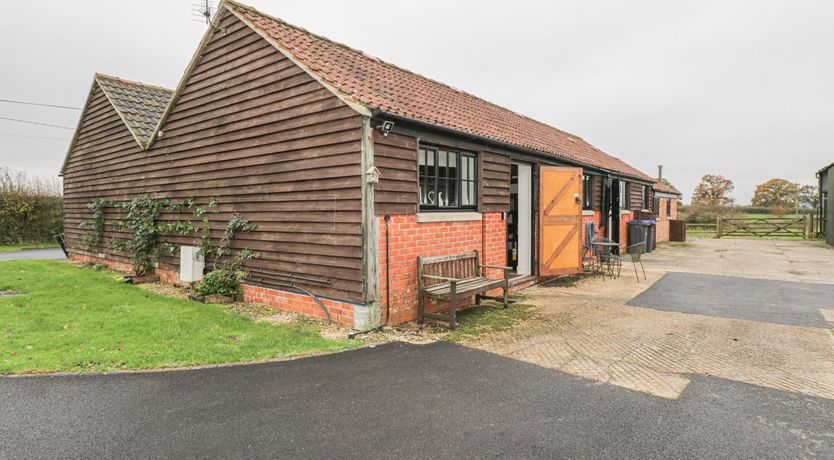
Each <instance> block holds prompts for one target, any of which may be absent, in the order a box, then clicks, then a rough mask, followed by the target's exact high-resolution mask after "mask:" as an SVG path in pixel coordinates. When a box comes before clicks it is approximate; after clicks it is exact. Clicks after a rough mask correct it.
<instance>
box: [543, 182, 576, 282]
mask: <svg viewBox="0 0 834 460" xmlns="http://www.w3.org/2000/svg"><path fill="white" fill-rule="evenodd" d="M581 226H582V168H562V167H556V166H541V169H540V174H539V276H555V275H563V274H566V273H577V272H580V271H581V270H582V228H581Z"/></svg>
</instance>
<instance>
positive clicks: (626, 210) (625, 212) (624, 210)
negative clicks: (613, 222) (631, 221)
mask: <svg viewBox="0 0 834 460" xmlns="http://www.w3.org/2000/svg"><path fill="white" fill-rule="evenodd" d="M620 214H631V209H620Z"/></svg>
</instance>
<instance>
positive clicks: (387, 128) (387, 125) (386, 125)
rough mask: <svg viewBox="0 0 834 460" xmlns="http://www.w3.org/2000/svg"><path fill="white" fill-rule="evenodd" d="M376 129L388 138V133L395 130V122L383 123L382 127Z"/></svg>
mask: <svg viewBox="0 0 834 460" xmlns="http://www.w3.org/2000/svg"><path fill="white" fill-rule="evenodd" d="M376 129H378V130H379V132H380V133H382V135H383V137H388V133H390V132H391V130H392V129H394V122H393V121H383V122H382V124H381V125H379V126H377V127H376Z"/></svg>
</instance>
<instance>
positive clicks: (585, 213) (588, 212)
mask: <svg viewBox="0 0 834 460" xmlns="http://www.w3.org/2000/svg"><path fill="white" fill-rule="evenodd" d="M595 214H596V211H594V210H593V209H583V210H582V215H583V216H593V215H595Z"/></svg>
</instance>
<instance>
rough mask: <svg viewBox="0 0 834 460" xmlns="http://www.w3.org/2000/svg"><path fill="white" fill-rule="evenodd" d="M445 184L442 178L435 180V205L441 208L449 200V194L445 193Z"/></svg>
mask: <svg viewBox="0 0 834 460" xmlns="http://www.w3.org/2000/svg"><path fill="white" fill-rule="evenodd" d="M446 188H447V182H446V179H445V178H443V177H439V178H438V179H437V196H436V202H435V204H436V205H437V206H439V207H441V208H444V207H446V202H447V200H448V199H449V194H448V193H447V191H446Z"/></svg>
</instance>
